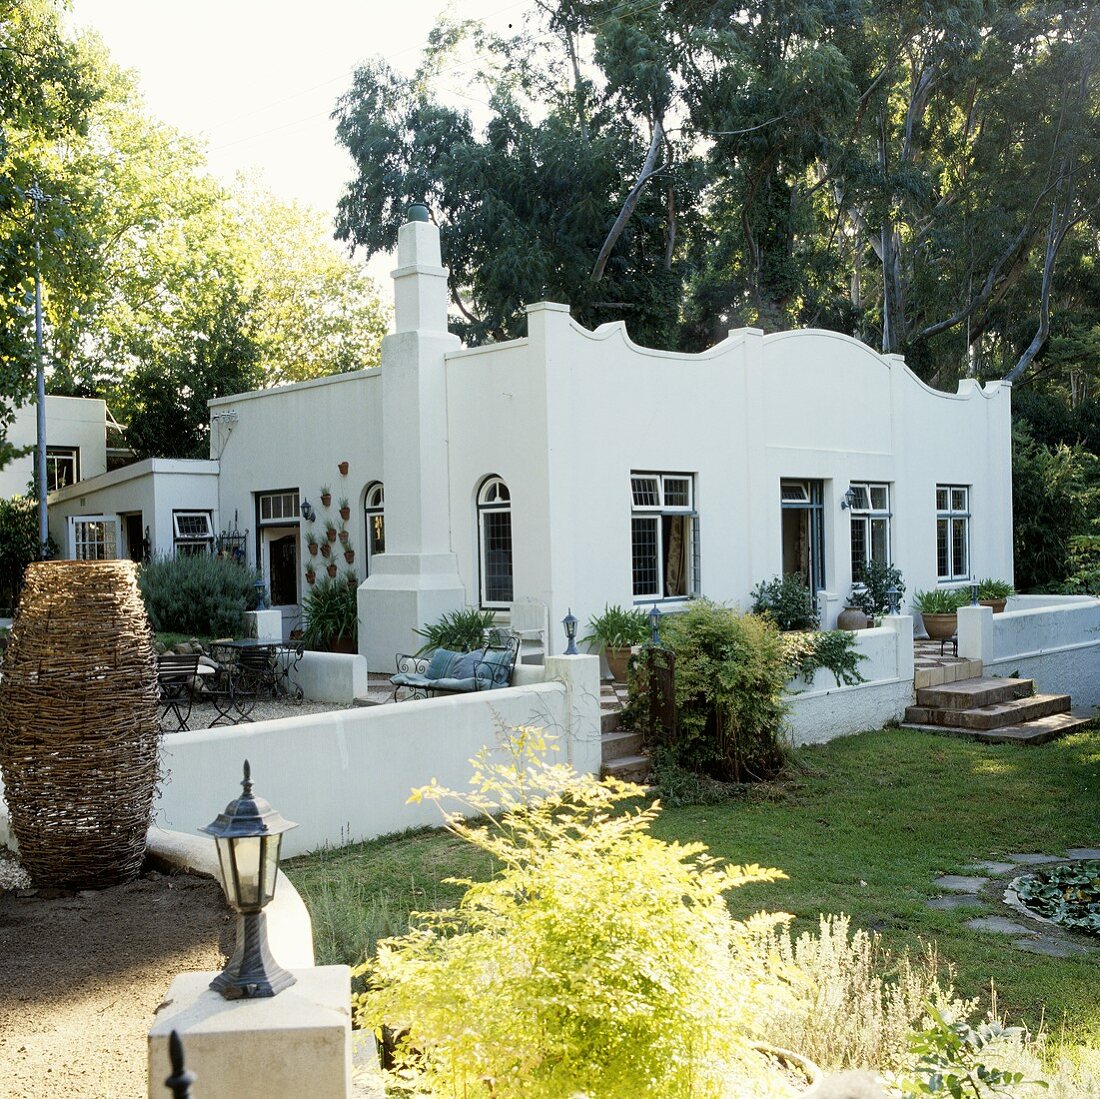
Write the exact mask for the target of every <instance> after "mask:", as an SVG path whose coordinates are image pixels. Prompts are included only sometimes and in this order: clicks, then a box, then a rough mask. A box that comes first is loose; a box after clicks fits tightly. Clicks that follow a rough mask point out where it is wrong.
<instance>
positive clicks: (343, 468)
mask: <svg viewBox="0 0 1100 1099" xmlns="http://www.w3.org/2000/svg"><path fill="white" fill-rule="evenodd" d="M336 468H337V469H338V470H339V471H340V476H341V477H346V476H347V475H348V464H347V462H337V463H336Z"/></svg>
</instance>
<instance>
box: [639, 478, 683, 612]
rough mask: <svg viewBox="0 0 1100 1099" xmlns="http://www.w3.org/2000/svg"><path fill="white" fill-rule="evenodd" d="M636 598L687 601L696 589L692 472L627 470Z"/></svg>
mask: <svg viewBox="0 0 1100 1099" xmlns="http://www.w3.org/2000/svg"><path fill="white" fill-rule="evenodd" d="M630 504H631V511H630V554H631V579H632V583H633V591H634V600H635V602H638V603H644V602H650V601H653V600H658V599H686V598H688V597H689V596H693V595H697V594H698V592H699V517H698V515H697V513H696V511H695V483H694V477H693V476H692V474H690V473H638V472H632V473H631V474H630Z"/></svg>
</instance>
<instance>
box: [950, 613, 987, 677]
mask: <svg viewBox="0 0 1100 1099" xmlns="http://www.w3.org/2000/svg"><path fill="white" fill-rule="evenodd" d="M958 636H959V656H965V657H966V658H967V659H968V660H980V661H981V662H982V667H983V668H985V667H988V666H989V665H990V664H992V663H993V608H992V607H983V606H982V605H981V604H978V606H976V607H974V606H967V607H960V608H959V627H958Z"/></svg>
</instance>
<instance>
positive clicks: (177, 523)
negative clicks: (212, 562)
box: [172, 511, 214, 554]
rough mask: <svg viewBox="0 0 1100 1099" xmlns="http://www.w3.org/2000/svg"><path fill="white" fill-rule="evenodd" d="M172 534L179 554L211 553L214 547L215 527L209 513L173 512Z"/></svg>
mask: <svg viewBox="0 0 1100 1099" xmlns="http://www.w3.org/2000/svg"><path fill="white" fill-rule="evenodd" d="M172 533H173V535H174V540H175V546H176V553H177V554H197V553H209V552H210V550H211V549H212V547H213V545H214V525H213V523H211V521H210V512H208V511H174V512H172Z"/></svg>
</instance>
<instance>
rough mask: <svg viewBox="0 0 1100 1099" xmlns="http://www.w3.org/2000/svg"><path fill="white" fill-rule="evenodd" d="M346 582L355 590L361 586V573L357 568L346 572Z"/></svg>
mask: <svg viewBox="0 0 1100 1099" xmlns="http://www.w3.org/2000/svg"><path fill="white" fill-rule="evenodd" d="M344 583H345V584H347V586H348V587H349V588H351V589H352V591H354V590H355V589H356V588H357V587H359V573H357V572H356V571H355V569H348V571H347V572H345V573H344Z"/></svg>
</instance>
